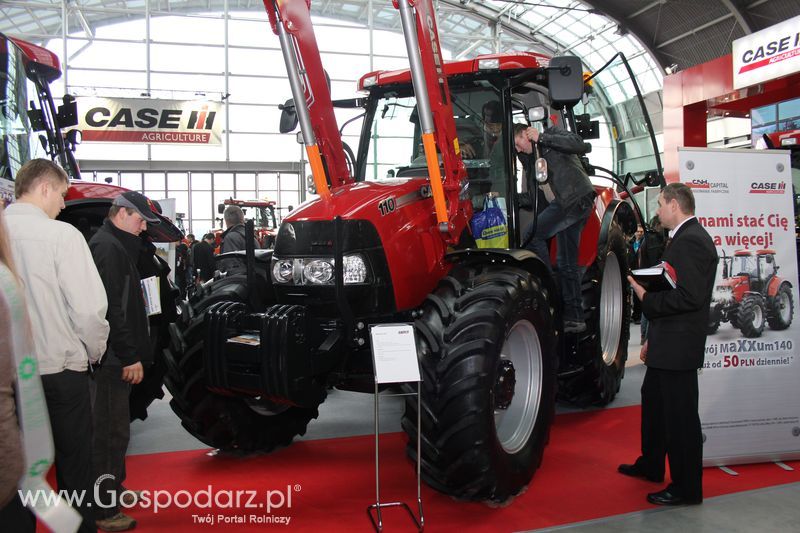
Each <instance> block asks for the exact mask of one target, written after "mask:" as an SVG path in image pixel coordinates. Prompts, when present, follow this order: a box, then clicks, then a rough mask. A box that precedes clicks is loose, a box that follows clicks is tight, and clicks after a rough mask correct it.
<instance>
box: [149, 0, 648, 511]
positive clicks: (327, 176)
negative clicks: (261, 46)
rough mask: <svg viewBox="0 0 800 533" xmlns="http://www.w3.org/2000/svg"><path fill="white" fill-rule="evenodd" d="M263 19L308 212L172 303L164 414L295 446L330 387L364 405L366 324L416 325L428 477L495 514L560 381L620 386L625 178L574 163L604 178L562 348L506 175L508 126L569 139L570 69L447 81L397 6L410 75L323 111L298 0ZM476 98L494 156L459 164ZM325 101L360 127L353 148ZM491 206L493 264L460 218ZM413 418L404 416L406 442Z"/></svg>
mask: <svg viewBox="0 0 800 533" xmlns="http://www.w3.org/2000/svg"><path fill="white" fill-rule="evenodd" d="M264 3H265V6H266V8H267V12H268V14H269V17H270V21H271V24H272V27H273V30H274V31H275V33H277V34H278V36H279V38H280V41H281V47H282V49H283V53H284V59H285V62H286V65H287V72H288V75H289V81H290V86H291V88H292V94H293V99H292V100H293V101H292V102H290V103H287V105H286V106H284V107H283V115H282V118H281V130H282V131H284V132H289V131H291V130H292V129H293V127H294V126H295V125H296V124H297V122H298V121H299V123H300V126H301V130H302V135H303V141H304V143H305V145H306V150H307V153H308V160H309V162H310V165H311V169H312V173H313V182H314V188H315V191H316V192H317V193H318V195H319V197H318V198H314V199H312V200H310V201H308V202H306V203H304V204H303V205H301V206H300V207H298V208H297V209H295V210H294V211H293V212H292V213H291V214H290V215H288V216H287V217H286V218H284V220H283V222H282V224H281V226H280V228H279V230H278V235H277V238H276V241H275V247H274V249H273V250H252V249H249V250H246V251H244V252H240V255H241V257H242V260H244V261H245V262H246V264H247V269H246V273H238V274H234V275H230V276H224V277H222V278H220V279H216V280H213V281H211V282H209V283H208V284H206V285H204V286H203V287H202V288H201V289H199V290H198V293H197V294H196V295H195V296H194V297H193V298H192V299H191V300H189V301H187V302H184V303H183V305H182V312H181V320H180V321H179V322H177V323H176V324H174V326H173V327H172V330H171V333H172V340H173V342H172V345H171V347H170V349H169V350H168V351H167V352H166V354H165V355H166V358H167V362H168V364H169V374H168V376H167V379H166V384H167V387H168V388H169V390H170V392H171V393H172V396H173V399H172V401H171V402H170V405H171V407H172V409H173V410H174V411H175V413H176V414H177V415H178V416H179V417H180V418H181V420H182V424H183V427H184V428H185V429H186V430H187V431H189V432H190V433H191V434H192V435H194V436H196V437H197V438H198V439H200V440H201V441H203V442H205V443H206V444H208V445H210V446H212V447H215V448H221V449H224V450H234V451H240V452H254V451H261V452H264V451H271V450H274V449H276V448H278V447H281V446H285V445H287V444H289V443H290V442H291V441H292V439H293V437H295V436H296V435H302V434H304V433H305V431H306V426H307V425H308V423H309V422H310V421H311V420H312V419H314V418H316V417H317V416H318V407H319V405H320V404H321V403H322V402H323V401H324V400H325V397H326V393H327V390H328V389H329V387H331V386H335V387H337V388H340V389H348V390H355V391H363V392H371V391H373V389H374V369H373V365H372V356H371V350H370V336H369V328H370V325H373V324H382V323H394V322H411V323H413V324H414V328H415V331H416V342H417V350H418V356H419V363H420V367H421V370H422V375H423V377H424V378H423V379H424V381H423V384H422V387H423V390H422V412H421V413H420V415H421V419H422V422H421V427H420V431H421V433H422V435H421V436H422V442H423V445H422V457H421V458H420V459H421V463H422V472H423V474H422V475H423V478H424V479H425V480H426V481H427V483H429V484H430V485H431V486H433V487H435V488H436V489H438V490H440V491H442V492H444V493H447V494H450V495H452V496H455V497H457V498H461V499H469V500H480V501H490V502H504V501H508V500H509V499H510V498H512V497H514V496H515V495H517V494H519V492H520V491H521V490H523V489H524V487H525V486H526V485H527V484H528V483H529V482H530V480H531V478H532V476H533V474H534V472H535V470H536V469H537V468H538V466H539V465H540V463H541V461H542V456H543V451H544V448H545V445H546V443H547V441H548V438H549V431H550V425H551V423H552V421H553V416H554V404H555V399H556V388H557V384H560V390H561V391H562V392H563V393H564V395H565V396H568V397H571V398H583V399H584V400H585V401H589V400H591V401H593V402H595V403H598V404H606V403H608V402H610V401H611V400H612V399H613V398H614V396H615V394H616V393H617V391H618V389H619V386H620V380H621V379H622V376H623V374H624V370H625V360H626V357H627V348H628V336H629V328H628V317H629V305H630V296H629V288H628V284H627V282H626V278H625V275H624V273H625V265H626V264H627V255H626V254H627V246H626V239H627V236H628V235H631V234H633V232H634V230H635V228H636V224H637V215H636V214H635V212H634V208H632V207H631V204H629V203H627V202H625V201H624V199H623V198H621V197H620V195H619V194H618V193H617V185H618V186H619V187H620V188H624V187H625V183H624V182H623V181H622V180H619V178H617V177H616V175H614V174H613V173H612V172H609V171H605V170H603V169H600V168H597V167H592V166H590V165H588V163H587V165H586V166H587V168H588V169H589V170H590V174H597V173H600V172H602V173H603V174H608V175H609V176H611V179H607V180H606V181H605V183H607V184H609V185H611V186H598V187H597V191H598V193H599V195H598V197H597V199H596V203H595V206H596V210H595V211H594V212H593V213H592V214H591V215H590V217H589V219H588V221H587V223H586V226H585V229H584V232H583V235H582V239H581V248H580V257H579V263H580V265H581V266H582V267H583V268H584V270H585V274H584V277H583V304H584V313H585V320H586V322H587V325H588V330H587V331H586V332H584V333H581V334H564V333H563V326H562V316H561V307H562V304H561V299H560V296H559V290H558V288H557V287H558V284H557V283H556V279H555V278H554V276H553V275H551V273H550V271H549V269H548V268H547V265H546V263H545V262H546V261H550V258H548V257H537V256H536V255H534V254H533V253H532V252H530V251H528V250H526V249H525V247H524V244H525V242H524V238H523V235H524V228H525V227H526V226H527V224H528V221H529V220H531V219H532V217H533V215H532V213H531V212H530V211H528V210H527V209H526V207H525V206H524V205H523V200H522V199H523V197H528V196H527V195H526V194H524V190H525V189H526V188H527V190H531V191H533V190H535V189H536V182H534V181H533V180H534V177H533V176H522V173H521V170H519V169H518V167H517V165H516V162H515V153H514V151H513V148H512V147H513V142H512V127H513V124H514V122H523V123H526V122H528V121H529V120H538V119H541V118H542V117H543V116H552V118H553V119H554V120H555V121H556V122H558V123H560V124H563V125H564V126H565V127H569V128H571V129H573V130H580V129H581V127H582V126H585V125H586V122H588V120H584V119H588V115H587V116H585V117H575V115H574V113H573V109H574V106H575V105H576V104H577V103H578V102H580V101H581V99H582V97H583V96H584V94H585V93H584V90H585V88H586V86H585V85H584V80H583V75H582V68H581V64H580V61H579V60H577V58H553V59H550V58H547V57H544V56H541V55H537V54H531V53H518V54H499V55H491V56H481V57H477V58H475V59H469V60H463V61H456V62H452V63H447V64H444V63H443V62H442V60H441V54H440V49H439V40H438V34H437V30H436V23H435V16H434V12H433V7H432V2H431V1H430V0H426V1H421V2H415V3H414V5H413V6H411V5H410V4H409V2H407V1H400V2H398V3H396V4H395V7H397V8H398V9H399V10H400V12H401V14H400V18H401V20H402V25H403V33H404V35H405V37H406V43H407V48H408V52H409V58H410V60H409V61H410V64H411V69H410V70H405V71H393V72H386V71H376V72H372V73H369V74H367V75H365V76H364V77H363V78H362V79H361V81H360V84H359V89H361V90H363V91H364V93H365V94H364V96H363V97H360V98H356V99H352V100H346V101H339V102H331V99H330V92H329V88H328V84H327V82H326V76H325V73H324V71H323V69H322V65H321V61H320V54H319V50H318V48H317V44H316V40H315V37H314V33H313V29H312V27H311V17H310V13H309V4H308V2H307V1H306V0H290V1H281V2H275V1H274V0H265V2H264ZM417 36H419V40H417ZM630 78H631V80H632V79H633V75H632V74H631V75H630ZM637 92H638V91H637ZM490 100H491V101H496V102H499V108H500V110H501V113H500V114H501V115H502V118H501V119H500V120H501V122H502V125H501V127H500V128H499V130H498V131H497V133H498V135H499V138H500V141H498V142H501V144H500V145H498V146H499V149H498V150H497V154H495V157H480V156H479V157H478V158H475V159H467V160H465V159H462V154H461V153H460V150H459V139H458V137H457V136H458V135H459V133H460V131H459V126H460V125H463V124H464V123H473V124H475V125H476V126H477V127H478V128H481V129H482V128H483V127H484V123H483V119H482V116H481V109H482V108H483V106H484V105H485V104H486V103H487V102H488V101H490ZM631 103H632V104H634V105H636V103H635V102H633V101H632V102H631ZM334 105H338V106H342V107H347V108H349V109H353V108H357V109H358V108H360V109H361V110H362V111H363V118H362V125H361V137H360V142H359V145H358V146H357V147H356V149H355V150H351V149H349V148H347V147H346V146H345V145H344V144H343V142H342V138H341V135H340V131H339V129H338V128H337V125H336V120H335V116H334V113H333V107H334ZM638 105H639V106H640V108H641V109H642V111H643V110H644V106H643V105H642V102H641V98H639V99H638ZM545 110H546V111H545ZM550 110H552V113H551V112H549V111H550ZM637 116H641V117H643V118H645V120H648V117H647V113H646V112H643V113H642V114H641V115H637ZM576 118H577V119H578V120H576ZM648 123H649V121H648ZM576 124H577V126H576ZM591 129H592V128H591V127H590V128H588V130H591ZM649 131H650V134H651V135H650V138H651V141H652V146H653V147H655V144H654V139H653V136H652V128H649ZM376 147H378V148H376ZM474 152H476V153H480V150H478V149H476V150H474ZM653 154H654V155H655V154H657V150H655V149H653ZM657 168H659V170H660V164H659V165H658V167H657ZM379 171H380V175H379ZM384 176H386V178H384ZM390 176H391V177H390ZM651 177H652V176H651ZM626 181H627V180H626ZM662 181H663V178H662ZM487 193H497V197H498V198H501V199H502V200H503V202H502V204H501V205H502V206H503V208H504V210H505V215H506V220H507V224H508V235H509V248H502V249H498V248H494V249H490V248H476V247H475V241H474V239H473V237H472V235H471V232H470V229H469V226H468V223H469V221H470V218H471V217H472V215H473V212H474V211H477V210H478V209H480V208H481V207H482V205H483V203H482V200H483V198H485V197H486V196H487ZM534 196H535V195H534ZM528 198H530V197H528ZM243 335H246V337H245V336H243ZM241 339H247V342H244V341H242V340H241ZM416 421H417V407H416V402H415V401H410V402H408V403H407V405H406V412H405V414H404V416H403V423H402V425H403V428H404V429H405V431H406V432H407V433H408V435H409V437H410V442H416V437H417V423H416ZM408 451H409V453H410V454H415V453H416V446H413V445H412V446H410V447H409V449H408Z"/></svg>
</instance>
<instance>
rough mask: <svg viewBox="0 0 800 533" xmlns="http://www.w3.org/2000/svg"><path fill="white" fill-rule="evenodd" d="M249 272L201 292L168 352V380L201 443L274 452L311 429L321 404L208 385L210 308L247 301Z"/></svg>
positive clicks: (174, 333) (175, 401) (181, 413)
mask: <svg viewBox="0 0 800 533" xmlns="http://www.w3.org/2000/svg"><path fill="white" fill-rule="evenodd" d="M246 291H247V287H246V279H245V276H244V275H242V274H240V275H234V276H231V277H228V278H223V279H221V280H219V281H215V282H213V283H212V284H211V286H210V288H208V289H203V290H201V291H200V292H199V293H198V294H196V295H195V296H194V297H193V298H192V300H190V301H189V303H188V306H185V307H184V315H186V314H188V315H190V316H182V320H179V321H178V322H177V323H176V324H174V326H173V327H174V329H173V330H172V337H173V342H172V346H171V348H170V349H168V350H165V354H164V355H165V360H166V362H167V368H168V370H167V376H166V379H165V384H166V385H167V389H168V390H169V391H170V393H171V394H172V400H171V401H170V407H171V408H172V410H173V411H174V412H175V414H177V415H178V416H179V417H180V419H181V424H182V425H183V427H184V428H185V429H186V430H187V431H188V432H189V433H191V434H192V435H193V436H194V437H196V438H197V439H199V440H200V441H202V442H204V443H206V444H208V445H209V446H212V447H214V448H220V449H222V450H225V451H236V452H244V453H247V452H256V451H259V452H269V451H272V450H274V449H275V448H277V447H280V446H287V445H289V444H290V443H291V442H292V439H293V438H294V437H295V436H296V435H303V434H305V432H306V427H307V426H308V423H309V422H310V421H311V420H312V419H313V418H316V417H317V416H318V414H319V412H318V410H317V408H316V407H314V408H301V407H295V406H290V405H288V404H282V403H278V402H272V401H269V400H267V399H264V398H250V397H243V396H223V395H220V394H216V393H214V392H211V391H210V390H208V388H207V387H206V378H205V369H204V362H203V345H204V339H205V333H206V331H205V330H206V327H205V312H206V310H207V309H208V308H209V307H210V306H211V305H213V304H215V303H218V302H222V301H235V302H245V301H247V298H246V294H247V292H246Z"/></svg>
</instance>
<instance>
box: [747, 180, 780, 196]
mask: <svg viewBox="0 0 800 533" xmlns="http://www.w3.org/2000/svg"><path fill="white" fill-rule="evenodd" d="M785 192H786V183H785V182H783V181H778V182H774V181H754V182H753V183H751V184H750V194H784V193H785Z"/></svg>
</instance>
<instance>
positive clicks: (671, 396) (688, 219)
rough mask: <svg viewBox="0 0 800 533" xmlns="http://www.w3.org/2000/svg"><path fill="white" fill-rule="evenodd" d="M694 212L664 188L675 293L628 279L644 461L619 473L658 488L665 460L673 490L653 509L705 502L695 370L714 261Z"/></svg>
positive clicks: (656, 497)
mask: <svg viewBox="0 0 800 533" xmlns="http://www.w3.org/2000/svg"><path fill="white" fill-rule="evenodd" d="M694 209H695V203H694V196H693V195H692V190H691V189H690V188H689V187H687V186H686V185H683V184H682V183H670V184H669V185H667V186H666V187H665V188H664V189H663V190H662V191H661V194H660V195H659V197H658V216H659V218H660V220H661V223H662V225H663V226H664V227H665V228H666V229H668V230H670V231H669V239H668V241H667V247H666V248H665V250H664V255H663V260H664V262H665V263H667V264H669V265H670V266H671V267H672V268H673V269H674V281H675V284H676V287H675V288H674V289H673V288H669V289H665V290H660V291H646V290H645V289H644V288H643V287H642V286H641V285H640V284H639V283H637V282H636V281H635V280H634V278H633V277H630V276H629V277H628V280H629V281H630V283H631V287H633V290H634V292H635V293H636V296H637V297H638V298H639V299H640V300H641V302H642V312H643V313H644V315H645V316H646V317H647V319H648V320H649V321H650V326H649V330H648V334H647V341H646V342H645V344H644V345H643V346H642V352H641V359H642V361H644V363H645V364H646V365H647V372H646V373H645V377H644V382H643V383H642V455H641V456H640V457H639V458H638V459H636V462H634V463H633V464H623V465H620V466H619V469H618V470H619V472H620V473H622V474H625V475H628V476H633V477H642V478H645V479H647V480H649V481H654V482H661V481H662V480H663V479H664V470H665V465H664V460H665V457H666V458H667V459H668V460H669V467H670V474H671V477H672V482H671V483H670V484H669V485H668V486H667V487H666V488H665V489H663V490H661V491H659V492H654V493H651V494H648V495H647V500H648V501H649V502H650V503H653V504H656V505H682V504H698V503H701V502H702V501H703V488H702V475H703V442H702V434H701V430H700V416H699V415H698V410H697V404H698V384H697V370H698V369H699V368H701V367H702V366H703V357H704V353H705V343H706V326H707V324H708V313H709V307H710V305H711V292H712V290H713V288H714V278H715V276H716V271H717V262H718V260H719V259H718V257H717V251H716V248H715V247H714V242H713V240H712V239H711V236H710V235H709V234H708V232H707V231H706V230H705V229H704V228H703V227H702V226H701V225H700V223H699V222H698V221H697V219H696V218H695V217H694Z"/></svg>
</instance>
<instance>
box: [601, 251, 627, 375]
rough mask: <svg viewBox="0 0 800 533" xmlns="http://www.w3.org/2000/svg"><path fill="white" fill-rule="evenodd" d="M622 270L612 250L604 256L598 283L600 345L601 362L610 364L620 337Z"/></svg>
mask: <svg viewBox="0 0 800 533" xmlns="http://www.w3.org/2000/svg"><path fill="white" fill-rule="evenodd" d="M624 297H625V296H624V295H623V294H622V271H621V270H620V267H619V260H618V259H617V256H616V254H615V253H614V252H609V253H608V255H607V256H606V264H605V268H603V281H602V282H601V284H600V347H601V348H602V350H603V362H604V363H605V364H606V366H611V365H612V364H614V361H616V359H617V350H618V348H619V341H620V338H621V337H622V322H623V320H622V310H623V307H624V305H623V298H624Z"/></svg>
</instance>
